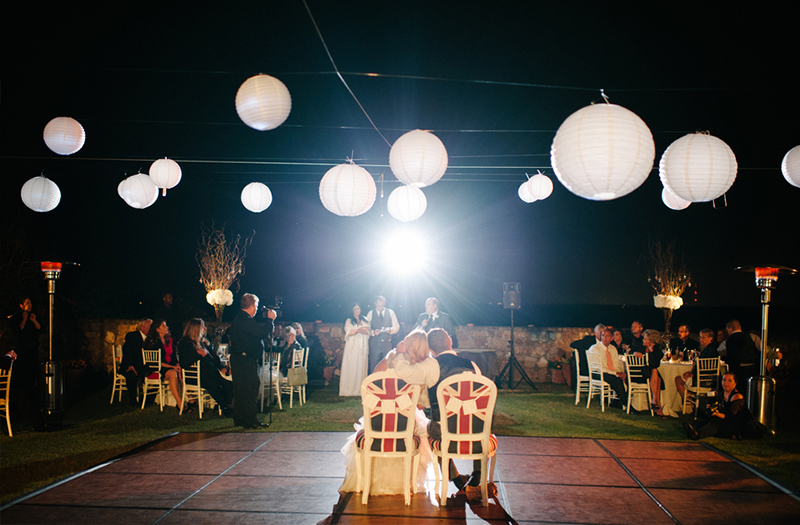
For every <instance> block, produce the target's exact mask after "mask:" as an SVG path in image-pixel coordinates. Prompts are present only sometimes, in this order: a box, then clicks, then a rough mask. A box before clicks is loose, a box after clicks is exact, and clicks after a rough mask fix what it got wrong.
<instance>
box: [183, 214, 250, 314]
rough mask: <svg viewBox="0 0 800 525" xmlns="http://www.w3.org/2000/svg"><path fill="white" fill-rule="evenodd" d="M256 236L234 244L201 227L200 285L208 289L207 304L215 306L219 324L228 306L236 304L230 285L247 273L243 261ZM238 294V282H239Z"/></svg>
mask: <svg viewBox="0 0 800 525" xmlns="http://www.w3.org/2000/svg"><path fill="white" fill-rule="evenodd" d="M255 234H256V232H255V231H254V232H253V235H251V236H250V237H247V238H244V239H243V238H242V236H241V235H237V236H236V239H234V241H233V242H228V240H227V239H226V238H225V231H224V230H221V229H217V228H216V227H215V226H214V224H213V223H212V224H211V228H206V227H204V226H201V232H200V241H199V242H198V245H197V253H196V254H195V260H196V261H197V266H199V267H200V282H201V283H203V286H204V287H205V289H206V292H207V294H206V301H208V304H210V305H211V306H213V307H214V313H215V314H216V315H217V322H218V323H219V322H221V321H222V312H223V310H224V309H225V307H226V306H230V305H232V304H233V292H232V291H231V289H230V288H231V286H232V285H233V284H234V283H235V282H236V281H237V279H238V278H239V276H240V275H243V274H244V259H245V257H246V256H247V247H248V246H249V245H250V244H252V242H253V237H254V236H255ZM236 291H239V283H238V282H236Z"/></svg>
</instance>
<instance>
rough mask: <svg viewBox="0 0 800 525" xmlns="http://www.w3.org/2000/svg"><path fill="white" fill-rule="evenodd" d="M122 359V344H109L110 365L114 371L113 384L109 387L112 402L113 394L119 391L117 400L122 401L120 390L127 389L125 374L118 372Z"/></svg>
mask: <svg viewBox="0 0 800 525" xmlns="http://www.w3.org/2000/svg"><path fill="white" fill-rule="evenodd" d="M121 361H122V345H111V366H112V370H113V372H114V375H113V378H114V385H113V386H112V387H111V401H110V402H109V404H111V403H113V402H114V394H116V393H117V392H119V399H118V401H122V391H123V390H128V387H127V383H126V381H125V376H124V375H122V374H121V373H120V370H119V364H120V362H121Z"/></svg>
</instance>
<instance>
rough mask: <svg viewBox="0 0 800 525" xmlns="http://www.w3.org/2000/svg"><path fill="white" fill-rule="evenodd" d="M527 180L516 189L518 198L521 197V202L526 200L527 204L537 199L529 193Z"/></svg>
mask: <svg viewBox="0 0 800 525" xmlns="http://www.w3.org/2000/svg"><path fill="white" fill-rule="evenodd" d="M529 182H530V180H526V181H525V182H523V183H522V184H520V185H519V189H518V190H517V195H519V198H520V199H522V201H523V202H527V203H528V204H530V203H531V202H536V201H537V200H539V199H537V198H536V197H534V196H533V195H531V189H530V186H528V183H529Z"/></svg>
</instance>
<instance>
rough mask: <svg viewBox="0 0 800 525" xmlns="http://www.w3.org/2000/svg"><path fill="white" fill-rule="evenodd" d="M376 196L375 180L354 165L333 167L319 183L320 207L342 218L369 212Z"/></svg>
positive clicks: (365, 171)
mask: <svg viewBox="0 0 800 525" xmlns="http://www.w3.org/2000/svg"><path fill="white" fill-rule="evenodd" d="M376 194H377V189H376V187H375V179H373V178H372V175H370V174H369V172H368V171H367V170H365V169H364V168H362V167H360V166H357V165H355V164H339V165H338V166H334V167H333V168H331V169H329V170H328V172H327V173H325V175H324V176H323V177H322V180H321V181H320V182H319V200H321V201H322V205H323V206H325V209H327V210H328V211H329V212H331V213H335V214H336V215H341V216H344V217H355V216H357V215H361V214H362V213H364V212H366V211H367V210H369V209H370V208H371V207H372V204H373V203H374V202H375V195H376Z"/></svg>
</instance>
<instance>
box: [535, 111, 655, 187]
mask: <svg viewBox="0 0 800 525" xmlns="http://www.w3.org/2000/svg"><path fill="white" fill-rule="evenodd" d="M655 156H656V148H655V144H654V143H653V134H652V133H651V132H650V129H649V128H648V127H647V125H646V124H645V123H644V121H643V120H642V119H641V118H639V117H638V116H637V115H636V114H635V113H634V112H632V111H630V110H628V109H625V108H623V107H621V106H617V105H615V104H595V105H592V106H588V107H585V108H582V109H579V110H578V111H576V112H575V113H573V114H572V115H570V116H569V117H567V120H565V121H564V122H563V123H562V124H561V126H560V127H559V128H558V131H557V132H556V136H555V138H554V139H553V145H552V147H551V148H550V162H551V164H552V165H553V171H555V174H556V176H557V177H558V180H560V181H561V184H563V185H564V186H565V187H566V188H567V189H568V190H569V191H571V192H572V193H574V194H575V195H578V196H579V197H583V198H585V199H590V200H595V201H607V200H611V199H616V198H619V197H622V196H623V195H627V194H629V193H630V192H632V191H633V190H635V189H636V188H638V187H639V186H641V184H642V183H643V182H644V181H645V179H647V176H648V175H649V174H650V170H652V169H653V161H654V160H655Z"/></svg>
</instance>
